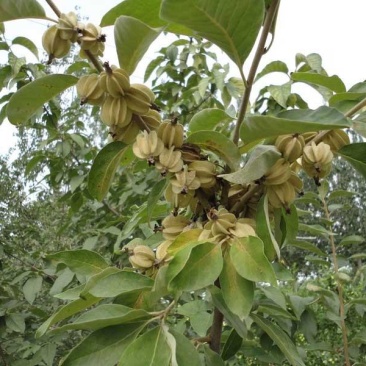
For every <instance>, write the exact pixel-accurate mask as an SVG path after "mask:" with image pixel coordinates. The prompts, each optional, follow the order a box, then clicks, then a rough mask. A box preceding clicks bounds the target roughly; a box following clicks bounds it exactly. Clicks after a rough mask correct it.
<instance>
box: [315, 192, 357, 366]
mask: <svg viewBox="0 0 366 366" xmlns="http://www.w3.org/2000/svg"><path fill="white" fill-rule="evenodd" d="M322 203H323V209H324V213H325V217H326V219H327V221H329V222H330V214H329V210H328V205H327V203H326V201H325V198H323V199H322ZM329 242H330V245H331V248H332V259H333V266H334V273H335V277H336V281H337V290H338V298H339V317H340V323H341V329H342V337H343V354H344V361H345V365H346V366H351V361H350V358H349V351H348V338H347V326H346V322H345V309H344V298H343V287H342V283H341V280H340V279H339V276H338V272H339V271H338V269H339V268H338V259H337V248H336V246H335V242H334V235H333V234H329Z"/></svg>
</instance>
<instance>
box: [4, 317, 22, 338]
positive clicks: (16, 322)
mask: <svg viewBox="0 0 366 366" xmlns="http://www.w3.org/2000/svg"><path fill="white" fill-rule="evenodd" d="M5 324H6V326H7V327H8V328H9V329H10V330H12V331H13V332H17V333H24V331H25V321H24V316H23V315H22V314H15V313H10V314H8V315H6V316H5Z"/></svg>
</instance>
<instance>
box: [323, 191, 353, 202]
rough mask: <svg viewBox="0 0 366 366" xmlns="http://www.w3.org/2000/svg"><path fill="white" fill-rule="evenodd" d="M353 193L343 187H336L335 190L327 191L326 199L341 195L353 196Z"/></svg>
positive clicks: (333, 198)
mask: <svg viewBox="0 0 366 366" xmlns="http://www.w3.org/2000/svg"><path fill="white" fill-rule="evenodd" d="M355 195H357V193H356V192H350V191H345V190H343V189H337V190H336V191H333V192H330V193H329V196H328V201H332V200H335V199H337V198H343V197H353V196H355Z"/></svg>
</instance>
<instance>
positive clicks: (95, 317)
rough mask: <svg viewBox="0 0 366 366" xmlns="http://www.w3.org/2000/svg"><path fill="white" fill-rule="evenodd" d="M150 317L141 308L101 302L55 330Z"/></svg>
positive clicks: (127, 321) (98, 325)
mask: <svg viewBox="0 0 366 366" xmlns="http://www.w3.org/2000/svg"><path fill="white" fill-rule="evenodd" d="M150 317H151V316H150V315H149V313H148V312H146V311H145V310H142V309H132V308H129V307H127V306H124V305H118V304H102V305H99V306H97V307H96V308H94V309H92V310H89V311H87V312H86V313H83V314H82V315H81V316H79V318H77V319H76V320H75V321H73V322H72V323H71V324H66V325H64V326H62V327H59V328H57V329H56V332H57V333H58V332H63V331H65V330H71V329H91V330H97V329H100V328H105V327H109V326H112V325H119V324H127V323H135V322H137V321H141V320H147V319H148V318H150Z"/></svg>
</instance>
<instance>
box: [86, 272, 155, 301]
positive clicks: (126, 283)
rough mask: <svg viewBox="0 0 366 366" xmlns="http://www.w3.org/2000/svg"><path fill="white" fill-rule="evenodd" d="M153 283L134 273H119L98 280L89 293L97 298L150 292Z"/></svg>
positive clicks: (149, 279)
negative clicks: (138, 291) (144, 291)
mask: <svg viewBox="0 0 366 366" xmlns="http://www.w3.org/2000/svg"><path fill="white" fill-rule="evenodd" d="M153 285H154V281H153V280H152V279H151V278H149V277H146V276H143V275H141V274H139V273H135V272H127V271H121V272H118V273H112V274H110V275H108V276H106V277H103V278H102V279H100V280H99V281H98V282H97V283H96V284H95V286H93V287H92V288H91V289H89V293H90V294H92V295H94V296H98V297H115V296H118V295H120V294H123V293H127V292H130V291H136V290H150V289H151V288H152V286H153Z"/></svg>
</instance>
